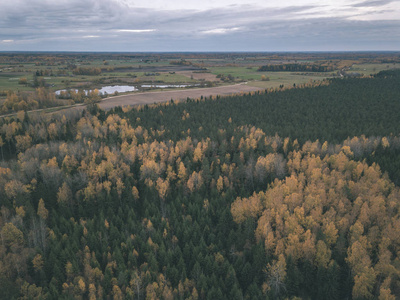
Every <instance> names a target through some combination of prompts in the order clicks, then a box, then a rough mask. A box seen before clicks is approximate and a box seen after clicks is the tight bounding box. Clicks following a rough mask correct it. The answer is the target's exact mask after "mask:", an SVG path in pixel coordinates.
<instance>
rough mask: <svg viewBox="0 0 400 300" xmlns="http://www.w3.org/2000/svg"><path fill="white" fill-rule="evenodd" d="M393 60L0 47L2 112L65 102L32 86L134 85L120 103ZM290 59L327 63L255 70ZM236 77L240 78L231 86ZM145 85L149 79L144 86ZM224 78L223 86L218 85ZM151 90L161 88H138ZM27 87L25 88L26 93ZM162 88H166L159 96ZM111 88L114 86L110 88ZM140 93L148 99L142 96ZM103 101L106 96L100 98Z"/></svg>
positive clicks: (263, 84) (309, 78)
mask: <svg viewBox="0 0 400 300" xmlns="http://www.w3.org/2000/svg"><path fill="white" fill-rule="evenodd" d="M399 63H400V59H399V56H398V54H397V53H394V52H388V53H374V52H371V53H351V52H349V53H160V54H156V53H35V54H24V53H18V54H12V53H2V54H0V110H1V112H0V114H2V115H7V114H10V113H15V112H17V111H19V110H28V111H29V110H35V109H43V108H49V107H54V106H60V105H63V104H62V102H61V101H57V99H56V100H55V101H54V100H52V101H50V102H49V101H47V100H46V101H43V99H37V98H38V96H37V95H36V94H34V92H35V91H36V89H37V88H38V87H44V88H46V92H47V93H52V92H55V91H59V90H68V89H72V90H86V91H88V90H94V89H101V88H102V87H109V86H115V85H127V86H134V87H135V92H127V94H132V93H133V94H135V93H140V95H138V96H137V97H136V96H135V97H125V98H118V99H124V100H119V101H121V102H118V103H122V104H123V105H125V103H129V104H132V103H136V102H137V101H138V102H140V101H146V103H147V102H151V103H153V102H158V101H166V100H168V99H170V96H173V97H171V98H174V97H175V95H176V98H181V95H184V96H182V97H194V98H196V97H200V96H201V95H204V96H205V95H206V94H207V93H209V92H210V91H212V92H211V94H212V95H215V93H214V90H210V91H209V90H204V91H203V92H201V91H199V90H197V89H198V88H215V87H217V89H216V90H215V91H216V92H219V91H222V92H221V93H222V94H221V95H225V94H230V93H236V92H246V91H253V90H257V89H268V88H282V87H293V86H298V85H301V84H306V83H314V82H317V81H321V80H324V79H327V78H333V77H347V76H349V77H357V76H369V75H370V74H375V73H378V72H379V71H382V70H387V69H392V68H397V67H398V65H399ZM289 64H292V65H293V64H294V65H299V66H303V67H304V66H309V67H311V66H324V67H327V68H329V71H328V72H310V71H298V72H292V71H267V72H260V70H259V68H260V67H262V66H266V65H269V66H271V65H272V66H287V65H289ZM238 83H242V85H240V86H237V85H236V84H238ZM149 85H152V86H153V87H148V86H149ZM157 85H158V86H160V85H161V86H162V85H185V86H187V92H183V91H181V90H177V89H176V88H172V89H173V90H174V91H175V92H169V91H168V92H167V88H165V87H162V88H160V87H157ZM223 86H226V88H224V89H219V87H223ZM169 89H171V88H169ZM193 89H195V90H196V91H193ZM154 91H157V92H159V93H156V94H154V93H151V94H150V95H146V96H144V95H143V93H147V92H154ZM10 92H12V93H15V94H16V95H17V96H16V98H15V97H14V98H13V99H14V100H12V101H11V102H10V101H8V102H7V101H6V99H8V98H10V96H7V95H8V94H9V93H10ZM26 92H31V93H30V94H29V93H28V94H24V93H26ZM164 92H167V93H166V94H165V96H164V94H163V93H164ZM175 93H177V94H175ZM42 94H43V92H42ZM124 94H125V93H124ZM27 95H28V96H27ZM116 95H117V94H114V93H113V92H112V93H111V94H110V95H109V96H116ZM68 97H70V98H68ZM152 97H155V98H152ZM39 98H40V97H39ZM42 98H43V97H42ZM44 98H46V99H48V98H52V96H46V97H44ZM144 98H145V99H146V100H142V99H144ZM63 99H70V102H71V104H74V103H83V102H86V100H85V97H84V96H83V97H78V98H77V97H72V96H68V95H66V96H63ZM132 99H134V100H132ZM161 99H163V100H161ZM112 101H113V102H115V101H114V100H112ZM132 101H133V102H132ZM44 102H45V103H44ZM104 103H106V102H104ZM110 103H111V102H110ZM101 105H105V104H103V102H102V104H101ZM107 105H108V104H107ZM107 107H108V106H107Z"/></svg>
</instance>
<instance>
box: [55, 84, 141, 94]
mask: <svg viewBox="0 0 400 300" xmlns="http://www.w3.org/2000/svg"><path fill="white" fill-rule="evenodd" d="M73 90H74V91H75V92H77V91H78V90H77V89H73ZM137 90H138V89H137V87H135V86H131V85H107V86H103V87H102V88H101V89H99V93H100V94H114V93H115V92H118V93H125V92H133V91H137ZM66 91H67V90H58V91H56V95H60V93H61V92H66ZM88 91H91V90H85V93H86V94H87V93H88Z"/></svg>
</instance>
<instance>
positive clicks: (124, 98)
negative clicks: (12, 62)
mask: <svg viewBox="0 0 400 300" xmlns="http://www.w3.org/2000/svg"><path fill="white" fill-rule="evenodd" d="M259 90H264V89H263V88H258V87H254V86H248V85H246V83H239V84H235V85H227V86H219V87H211V88H195V89H186V90H173V91H160V92H144V93H134V94H127V95H121V96H114V97H108V98H105V99H103V100H102V101H101V102H100V103H99V106H100V107H101V108H102V109H104V110H108V109H111V108H113V107H116V106H128V105H130V106H134V105H138V104H153V103H158V102H166V101H170V100H171V99H173V100H181V99H183V100H184V99H187V98H191V99H197V98H200V97H201V96H203V97H209V96H217V95H220V96H228V95H233V94H238V93H249V92H254V91H259ZM85 107H86V105H84V104H75V105H73V106H68V107H65V108H62V107H58V108H54V110H53V109H52V111H51V112H50V111H49V109H48V108H44V109H36V110H32V111H28V112H29V113H41V112H50V113H57V112H60V111H66V110H69V109H74V110H83V109H84V108H85ZM15 115H16V113H12V114H8V115H2V116H0V118H4V117H10V116H15Z"/></svg>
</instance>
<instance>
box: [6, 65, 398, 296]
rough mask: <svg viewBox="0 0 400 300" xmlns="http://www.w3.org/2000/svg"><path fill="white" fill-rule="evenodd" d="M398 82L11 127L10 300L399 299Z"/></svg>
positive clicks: (26, 118)
mask: <svg viewBox="0 0 400 300" xmlns="http://www.w3.org/2000/svg"><path fill="white" fill-rule="evenodd" d="M399 112H400V71H399V70H394V71H383V72H380V73H378V74H377V75H375V76H373V77H372V76H371V77H368V78H345V79H330V80H326V81H324V82H323V83H321V84H319V85H317V86H314V87H302V88H291V89H287V90H284V89H275V90H268V91H265V92H255V93H252V94H244V95H237V96H230V97H221V98H220V97H216V98H215V97H214V98H209V97H207V98H202V99H188V100H187V101H180V102H177V101H172V100H171V101H169V102H166V103H163V104H157V105H156V104H154V105H145V106H138V107H133V108H114V109H112V110H110V111H103V110H100V109H99V108H98V107H97V106H96V105H95V104H92V105H90V107H88V109H87V110H85V111H83V112H80V111H68V112H65V113H62V112H61V113H55V114H51V115H50V114H49V115H44V114H43V115H41V114H36V115H35V114H27V113H24V112H20V113H18V114H17V115H16V116H15V117H8V118H3V119H0V151H1V152H0V155H1V163H0V206H1V212H0V228H1V230H0V237H1V242H0V298H1V299H193V300H194V299H338V300H339V299H393V300H394V299H399V298H400V189H399V185H400V113H399Z"/></svg>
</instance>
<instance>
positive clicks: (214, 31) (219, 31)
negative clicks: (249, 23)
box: [202, 27, 240, 34]
mask: <svg viewBox="0 0 400 300" xmlns="http://www.w3.org/2000/svg"><path fill="white" fill-rule="evenodd" d="M237 30H240V28H239V27H233V28H215V29H209V30H204V31H202V33H204V34H225V33H228V32H232V31H237Z"/></svg>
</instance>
